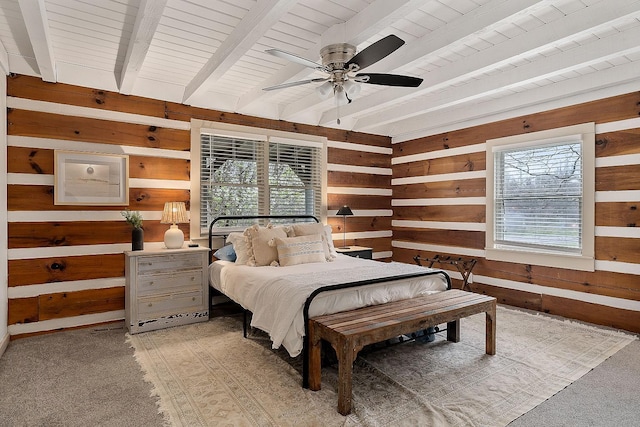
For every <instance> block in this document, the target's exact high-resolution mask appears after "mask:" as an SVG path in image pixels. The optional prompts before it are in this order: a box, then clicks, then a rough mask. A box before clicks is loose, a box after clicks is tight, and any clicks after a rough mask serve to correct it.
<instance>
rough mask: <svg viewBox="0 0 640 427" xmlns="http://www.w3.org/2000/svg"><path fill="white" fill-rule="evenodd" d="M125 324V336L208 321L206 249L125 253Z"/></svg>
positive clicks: (207, 251) (207, 257)
mask: <svg viewBox="0 0 640 427" xmlns="http://www.w3.org/2000/svg"><path fill="white" fill-rule="evenodd" d="M124 256H125V279H126V282H125V323H126V325H127V328H128V329H129V332H130V333H132V334H136V333H138V332H145V331H152V330H155V329H162V328H166V327H169V326H177V325H186V324H189V323H195V322H206V321H207V320H209V282H208V280H207V278H208V274H207V266H208V263H209V249H208V248H203V247H197V248H182V249H159V250H148V251H126V252H125V253H124Z"/></svg>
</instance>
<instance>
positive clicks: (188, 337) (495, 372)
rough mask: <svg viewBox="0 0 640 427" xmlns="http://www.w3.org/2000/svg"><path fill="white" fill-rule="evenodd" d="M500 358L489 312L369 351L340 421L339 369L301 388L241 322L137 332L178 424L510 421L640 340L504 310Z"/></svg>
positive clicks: (284, 360)
mask: <svg viewBox="0 0 640 427" xmlns="http://www.w3.org/2000/svg"><path fill="white" fill-rule="evenodd" d="M496 317H497V355H495V356H488V355H486V354H485V317H484V314H479V315H475V316H471V317H469V318H465V319H462V320H461V336H462V339H461V341H460V342H459V343H451V342H448V341H446V339H445V337H444V335H445V334H444V333H439V334H437V338H436V340H435V341H434V342H431V343H417V342H407V343H404V344H400V345H395V346H391V347H388V348H384V349H380V350H375V351H371V352H366V353H365V354H364V355H363V356H362V357H359V358H358V360H357V361H356V364H355V366H354V375H353V411H352V413H351V414H350V415H349V416H347V417H344V416H341V415H340V414H338V412H337V410H336V408H337V400H338V398H337V367H336V366H328V367H326V368H323V370H322V390H320V391H317V392H312V391H309V390H305V389H302V388H301V375H300V373H299V365H300V363H299V360H298V359H299V358H297V359H291V358H289V357H288V356H286V355H285V354H283V352H275V351H272V350H270V349H269V348H268V345H267V343H266V342H265V340H264V339H260V338H259V337H258V338H248V339H245V338H243V337H242V325H241V321H240V320H239V319H237V318H233V317H219V318H214V319H212V320H210V321H208V322H206V323H199V324H195V325H189V326H182V327H175V328H170V329H165V330H160V331H153V332H147V333H143V334H138V335H133V336H130V337H129V339H130V342H131V344H132V346H133V347H134V348H135V357H136V360H137V361H138V363H139V364H140V365H141V367H142V370H143V371H144V372H145V379H146V380H147V381H149V382H151V383H152V384H153V386H154V393H155V394H156V395H157V396H158V400H159V402H158V405H159V410H160V411H161V412H162V413H163V414H164V415H165V418H166V420H167V424H168V425H170V426H191V427H193V426H221V425H228V426H403V425H407V426H409V425H432V426H505V425H507V424H508V423H509V422H511V421H513V420H514V419H516V418H517V417H519V416H520V415H522V414H524V413H526V412H527V411H529V410H530V409H532V408H534V407H535V406H537V405H539V404H540V403H542V402H543V401H544V400H546V399H548V398H549V397H551V396H553V395H554V394H555V393H557V392H558V391H560V390H562V389H563V388H565V387H566V386H568V385H569V384H571V383H572V382H573V381H575V380H576V379H578V378H580V377H581V376H583V375H584V374H586V373H587V372H589V371H590V370H591V369H593V368H594V367H595V366H597V365H599V364H600V363H602V362H603V361H604V360H606V359H607V358H608V357H609V356H611V355H613V354H615V353H616V352H617V351H618V350H620V349H622V348H623V347H624V346H626V345H627V344H629V343H630V342H632V341H633V340H634V339H635V337H634V336H632V335H629V334H623V333H620V332H615V331H611V330H608V329H604V328H597V327H592V326H587V325H583V324H579V323H575V322H569V321H562V320H557V319H554V318H551V317H549V316H544V315H535V314H529V313H527V312H523V311H519V310H512V309H507V308H504V307H501V306H498V311H497V316H496Z"/></svg>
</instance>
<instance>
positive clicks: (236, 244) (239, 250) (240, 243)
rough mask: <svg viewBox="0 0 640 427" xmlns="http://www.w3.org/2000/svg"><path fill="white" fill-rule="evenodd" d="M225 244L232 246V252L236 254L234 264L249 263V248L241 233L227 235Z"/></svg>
mask: <svg viewBox="0 0 640 427" xmlns="http://www.w3.org/2000/svg"><path fill="white" fill-rule="evenodd" d="M227 243H231V244H232V245H233V251H234V252H235V253H236V261H235V262H236V264H241V265H244V264H246V263H247V262H248V261H249V247H248V246H247V239H246V237H245V236H244V234H243V233H242V232H233V233H229V235H228V236H227Z"/></svg>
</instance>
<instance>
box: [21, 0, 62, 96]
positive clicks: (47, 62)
mask: <svg viewBox="0 0 640 427" xmlns="http://www.w3.org/2000/svg"><path fill="white" fill-rule="evenodd" d="M18 4H19V5H20V12H21V13H22V18H23V19H24V23H25V27H26V28H27V34H29V41H30V42H31V47H32V49H33V53H34V54H35V56H36V62H37V64H38V69H39V71H40V76H41V77H42V80H44V81H45V82H54V83H55V82H56V81H57V77H56V62H55V56H54V54H53V47H52V44H51V34H50V32H49V22H48V18H47V9H46V7H45V4H44V0H18Z"/></svg>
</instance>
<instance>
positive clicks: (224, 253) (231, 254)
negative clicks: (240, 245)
mask: <svg viewBox="0 0 640 427" xmlns="http://www.w3.org/2000/svg"><path fill="white" fill-rule="evenodd" d="M213 256H214V257H216V258H218V259H221V260H223V261H231V262H235V261H236V259H237V255H236V251H234V250H233V245H232V244H231V245H225V246H223V247H221V248H220V249H218V250H217V251H215V252H214V253H213Z"/></svg>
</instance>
